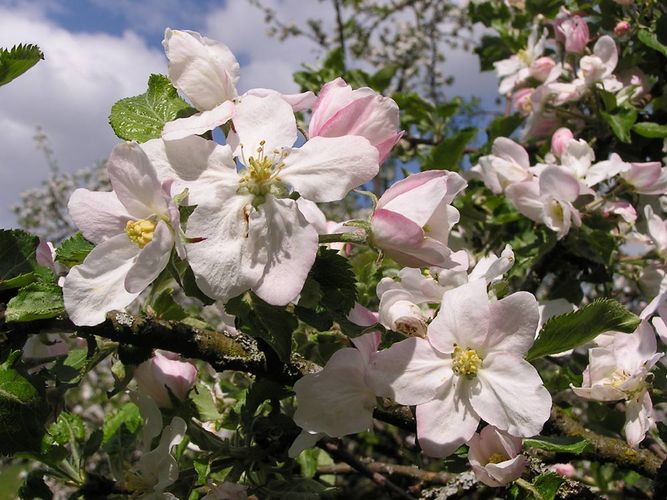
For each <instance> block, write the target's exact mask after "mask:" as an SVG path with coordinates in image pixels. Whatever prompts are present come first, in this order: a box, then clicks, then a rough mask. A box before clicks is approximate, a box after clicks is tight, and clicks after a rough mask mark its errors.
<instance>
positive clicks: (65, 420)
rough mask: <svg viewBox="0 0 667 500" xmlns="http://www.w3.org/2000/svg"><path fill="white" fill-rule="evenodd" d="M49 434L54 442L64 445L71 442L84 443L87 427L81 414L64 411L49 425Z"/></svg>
mask: <svg viewBox="0 0 667 500" xmlns="http://www.w3.org/2000/svg"><path fill="white" fill-rule="evenodd" d="M48 432H49V435H50V436H51V438H52V439H53V442H54V443H56V444H59V445H61V446H64V445H66V444H69V443H70V442H73V441H74V442H79V443H82V442H83V441H84V440H85V439H86V428H85V427H84V426H83V420H82V419H81V417H80V416H79V415H76V414H74V413H68V412H66V411H63V412H61V413H60V415H58V419H57V420H56V421H55V422H54V423H52V424H51V426H50V427H49V431H48Z"/></svg>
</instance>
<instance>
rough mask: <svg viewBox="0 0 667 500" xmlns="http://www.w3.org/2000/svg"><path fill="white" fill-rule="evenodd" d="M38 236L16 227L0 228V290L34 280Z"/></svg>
mask: <svg viewBox="0 0 667 500" xmlns="http://www.w3.org/2000/svg"><path fill="white" fill-rule="evenodd" d="M37 245H39V238H37V236H33V235H31V234H28V233H26V232H25V231H21V230H18V229H12V230H7V229H3V230H0V290H4V289H7V288H20V287H22V286H25V285H27V284H28V283H31V282H33V281H34V280H35V278H36V277H35V274H34V272H35V271H36V270H37V269H38V268H39V266H38V264H37V260H36V258H35V252H36V251H37Z"/></svg>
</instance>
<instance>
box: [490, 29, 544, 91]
mask: <svg viewBox="0 0 667 500" xmlns="http://www.w3.org/2000/svg"><path fill="white" fill-rule="evenodd" d="M538 36H539V33H538V27H537V26H535V28H534V29H533V31H532V32H531V33H530V37H529V38H528V46H527V47H526V48H525V49H522V50H520V51H519V52H518V53H517V54H514V55H513V56H511V57H510V58H508V59H503V60H502V61H497V62H494V63H493V67H494V68H495V70H496V74H497V75H498V78H500V79H501V80H500V86H499V87H498V92H499V93H500V94H503V95H506V94H510V93H511V92H512V91H513V90H514V89H515V88H517V87H518V86H519V85H521V84H522V83H523V82H524V81H525V80H526V79H528V78H529V77H530V76H531V66H532V64H533V63H534V62H535V61H537V60H538V59H539V58H540V56H542V54H543V53H544V44H545V42H546V38H547V30H546V28H545V29H544V31H543V32H542V36H541V37H540V38H539V39H538Z"/></svg>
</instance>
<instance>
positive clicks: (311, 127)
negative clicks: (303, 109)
mask: <svg viewBox="0 0 667 500" xmlns="http://www.w3.org/2000/svg"><path fill="white" fill-rule="evenodd" d="M350 101H352V87H351V86H349V85H348V84H347V83H345V80H343V79H342V78H336V79H335V80H332V81H330V82H327V83H325V84H324V85H323V86H322V88H321V89H320V93H319V95H318V96H317V99H316V101H315V103H314V104H313V114H312V116H311V118H310V123H309V124H308V135H309V136H310V137H316V136H318V135H320V129H321V128H322V127H323V126H324V125H325V124H326V122H327V121H328V120H329V118H330V117H331V116H333V115H334V114H335V113H336V111H337V110H338V109H340V108H341V107H343V106H346V105H347V104H348V103H349V102H350Z"/></svg>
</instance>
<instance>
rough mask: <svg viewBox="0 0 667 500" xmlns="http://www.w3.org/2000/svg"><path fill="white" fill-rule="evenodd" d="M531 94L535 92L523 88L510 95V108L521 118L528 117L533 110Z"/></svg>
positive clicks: (528, 88)
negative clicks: (512, 107) (519, 114)
mask: <svg viewBox="0 0 667 500" xmlns="http://www.w3.org/2000/svg"><path fill="white" fill-rule="evenodd" d="M533 92H535V89H532V88H530V87H524V88H522V89H519V90H517V91H516V92H514V93H513V94H512V106H514V109H516V110H517V111H518V112H519V113H521V115H522V116H528V115H529V114H530V112H531V111H532V110H533V100H532V97H533Z"/></svg>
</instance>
